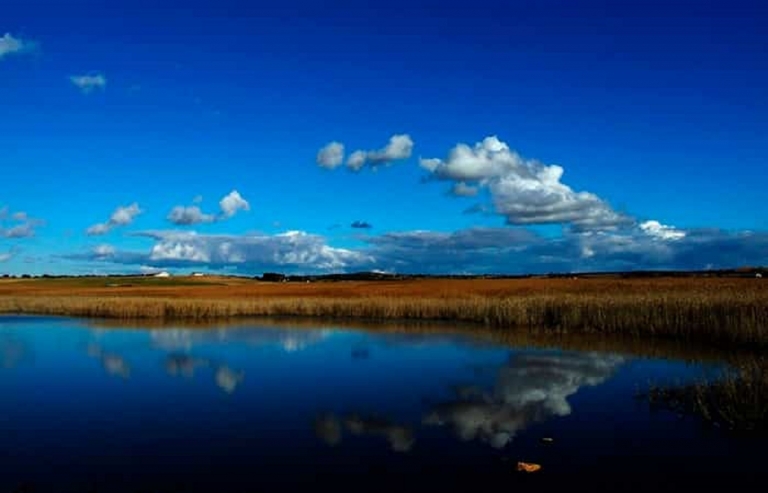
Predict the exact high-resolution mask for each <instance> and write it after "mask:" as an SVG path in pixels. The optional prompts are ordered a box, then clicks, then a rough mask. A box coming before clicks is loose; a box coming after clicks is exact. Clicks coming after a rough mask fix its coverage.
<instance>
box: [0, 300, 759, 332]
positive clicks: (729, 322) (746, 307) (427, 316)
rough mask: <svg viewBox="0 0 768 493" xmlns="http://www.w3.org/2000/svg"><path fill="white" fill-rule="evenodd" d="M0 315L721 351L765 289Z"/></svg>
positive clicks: (239, 303)
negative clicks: (487, 333) (617, 340)
mask: <svg viewBox="0 0 768 493" xmlns="http://www.w3.org/2000/svg"><path fill="white" fill-rule="evenodd" d="M2 312H5V313H35V314H49V315H68V316H82V317H103V318H120V319H166V320H211V319H217V318H230V317H245V316H267V317H282V316H302V317H330V318H342V319H370V320H443V321H451V322H467V323H473V324H482V325H484V326H487V327H492V328H512V327H523V328H529V329H532V330H539V331H542V330H543V331H546V332H557V333H562V332H573V331H575V332H580V333H594V334H601V335H604V334H620V335H624V336H654V337H666V338H674V339H678V340H686V341H692V340H695V341H701V342H705V343H714V344H718V345H723V344H727V345H731V346H734V345H745V346H756V345H766V344H767V343H768V291H766V290H764V289H761V288H755V289H751V290H743V291H737V290H712V291H709V292H707V291H700V290H696V291H692V292H686V291H685V290H681V291H674V290H660V291H659V292H646V293H639V292H636V291H633V292H632V293H631V294H622V293H620V292H615V293H613V292H611V293H605V294H602V295H598V294H594V293H586V294H575V293H562V294H558V293H546V292H542V293H534V294H530V295H526V296H507V297H498V296H480V295H469V296H466V297H440V298H429V297H401V296H359V297H348V298H340V297H299V296H294V297H259V298H250V299H242V298H241V299H226V298H222V299H203V298H171V297H127V296H115V297H108V296H71V297H68V296H61V295H55V296H54V295H51V296H45V297H39V296H14V297H2V298H0V313H2Z"/></svg>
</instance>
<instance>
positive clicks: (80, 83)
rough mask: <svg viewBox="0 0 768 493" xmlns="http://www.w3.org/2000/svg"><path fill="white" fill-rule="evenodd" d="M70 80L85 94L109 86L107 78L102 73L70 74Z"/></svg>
mask: <svg viewBox="0 0 768 493" xmlns="http://www.w3.org/2000/svg"><path fill="white" fill-rule="evenodd" d="M69 81H70V82H72V84H74V85H75V86H77V88H78V89H80V91H82V92H83V93H84V94H88V93H90V92H92V91H94V90H96V89H100V90H104V89H105V88H106V87H107V78H106V77H104V75H102V74H93V75H73V76H70V78H69Z"/></svg>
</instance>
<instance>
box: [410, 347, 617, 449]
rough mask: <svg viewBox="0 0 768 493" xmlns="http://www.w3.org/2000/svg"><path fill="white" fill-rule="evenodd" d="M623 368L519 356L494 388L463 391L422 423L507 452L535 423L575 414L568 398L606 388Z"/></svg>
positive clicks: (577, 357) (598, 358)
mask: <svg viewBox="0 0 768 493" xmlns="http://www.w3.org/2000/svg"><path fill="white" fill-rule="evenodd" d="M623 362H624V359H623V358H622V357H620V356H616V355H609V354H599V353H530V354H526V353H523V354H518V355H515V356H513V357H512V358H511V359H510V361H509V363H508V364H507V365H506V366H503V367H502V368H500V369H499V371H498V373H497V377H496V383H495V384H494V386H493V388H491V389H488V390H486V389H483V388H481V387H471V386H470V387H458V388H456V389H455V390H456V399H455V400H451V401H448V402H444V403H442V404H438V405H437V406H435V407H434V409H433V410H432V411H431V412H430V413H429V414H428V415H427V416H425V417H424V419H423V423H424V424H426V425H433V426H450V427H452V428H453V430H454V432H455V434H456V435H457V437H458V438H459V439H461V440H464V441H470V440H480V441H482V442H485V443H487V444H489V445H491V446H492V447H494V448H503V447H504V446H506V445H507V444H509V443H510V442H511V441H512V439H513V438H514V437H515V435H516V434H517V433H519V432H520V431H522V430H524V429H525V428H527V427H528V426H530V425H531V424H532V423H535V422H539V421H544V420H546V419H550V418H553V417H558V416H568V415H569V414H571V412H572V408H571V405H570V403H569V402H568V398H569V397H570V396H572V395H573V394H575V393H576V392H578V390H579V389H580V388H581V387H585V386H596V385H599V384H601V383H603V382H605V381H606V380H607V379H608V378H610V377H611V376H612V375H613V374H614V372H615V371H616V369H617V368H618V367H619V366H620V365H621V364H622V363H623Z"/></svg>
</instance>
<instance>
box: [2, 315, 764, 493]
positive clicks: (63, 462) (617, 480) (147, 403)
mask: <svg viewBox="0 0 768 493" xmlns="http://www.w3.org/2000/svg"><path fill="white" fill-rule="evenodd" d="M718 371H720V367H719V365H713V364H708V365H701V364H692V363H686V362H682V361H675V360H664V359H648V358H641V357H635V356H632V355H628V354H622V352H621V351H617V352H612V353H604V352H583V351H573V350H569V349H567V348H548V349H535V348H523V347H519V348H517V347H508V346H501V345H499V344H498V343H493V342H491V341H488V340H478V339H473V338H472V337H471V336H469V335H461V336H459V335H455V334H450V333H447V334H445V335H441V334H418V333H413V334H404V333H390V332H387V331H376V330H367V331H366V330H354V329H350V328H344V329H338V328H334V326H333V324H326V325H320V326H319V328H293V329H291V328H285V327H279V326H271V327H269V326H264V325H261V326H260V325H258V324H256V323H254V324H252V325H242V324H241V325H238V326H236V327H235V326H233V327H218V328H214V329H201V328H192V329H184V328H173V327H165V328H156V329H142V328H141V327H139V326H137V327H135V328H127V327H122V328H111V327H109V326H95V325H94V324H93V322H89V321H83V320H74V319H66V318H42V317H10V316H4V317H0V492H4V491H51V492H64V491H66V492H70V491H72V492H75V491H78V492H89V491H94V492H95V491H109V492H122V491H125V492H129V491H130V492H136V491H153V492H155V491H227V492H230V491H288V490H305V491H306V490H309V489H312V490H320V489H322V490H325V491H360V492H365V491H393V490H394V491H414V490H416V491H513V490H518V491H519V490H524V491H544V490H558V491H563V490H566V489H570V490H573V489H576V490H582V489H584V490H590V491H595V490H599V489H602V488H603V487H604V486H606V485H612V486H617V485H618V487H620V488H621V490H622V491H626V490H627V489H634V490H642V491H658V490H663V489H671V488H672V487H673V486H674V485H683V486H686V485H691V484H694V483H704V484H705V483H706V482H707V481H711V480H713V479H714V478H715V476H717V479H728V480H730V481H733V482H739V481H752V480H755V479H765V476H766V473H765V472H764V469H765V466H764V456H765V451H764V447H762V445H763V444H762V443H756V442H755V441H754V440H753V439H745V438H735V437H732V436H729V435H728V434H727V433H725V432H724V431H722V430H720V429H711V428H706V427H703V426H702V425H701V423H699V422H698V421H697V420H696V419H694V418H689V417H685V418H682V417H680V416H678V415H676V414H674V413H672V412H668V411H651V410H650V409H649V407H648V405H647V403H645V402H644V401H642V400H639V399H637V398H636V395H637V392H638V390H640V391H642V390H643V389H645V388H647V386H648V384H649V382H654V383H658V384H664V383H677V382H679V383H684V382H686V381H691V380H693V379H698V378H700V377H702V376H703V375H709V376H713V375H717V373H718ZM548 439H551V441H550V440H548ZM518 461H526V462H534V463H539V464H541V465H542V469H541V470H540V471H539V472H536V473H533V474H526V473H520V472H517V471H516V464H517V462H518ZM760 476H762V477H760ZM674 487H678V486H674ZM328 488H331V490H329V489H328Z"/></svg>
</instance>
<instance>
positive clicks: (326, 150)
mask: <svg viewBox="0 0 768 493" xmlns="http://www.w3.org/2000/svg"><path fill="white" fill-rule="evenodd" d="M343 161H344V144H342V143H341V142H335V141H334V142H329V143H328V144H327V145H326V146H325V147H323V148H322V149H320V150H319V151H318V153H317V164H318V165H319V166H321V167H323V168H328V169H334V168H336V167H338V166H339V165H341V163H342V162H343Z"/></svg>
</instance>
